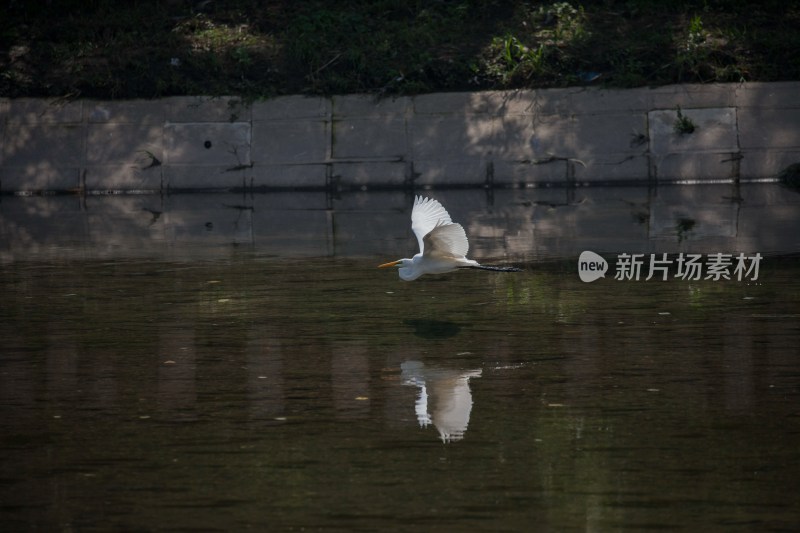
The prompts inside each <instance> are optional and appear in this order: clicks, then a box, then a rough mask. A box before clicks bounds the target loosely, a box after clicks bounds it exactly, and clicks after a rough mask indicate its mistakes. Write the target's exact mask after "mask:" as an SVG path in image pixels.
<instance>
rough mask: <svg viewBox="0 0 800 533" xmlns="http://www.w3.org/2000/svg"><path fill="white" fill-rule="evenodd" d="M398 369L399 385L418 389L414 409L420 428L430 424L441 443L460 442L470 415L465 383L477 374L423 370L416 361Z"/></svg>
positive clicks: (477, 371)
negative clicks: (400, 372) (399, 372)
mask: <svg viewBox="0 0 800 533" xmlns="http://www.w3.org/2000/svg"><path fill="white" fill-rule="evenodd" d="M400 369H401V370H402V375H401V377H402V379H403V384H404V385H413V386H416V387H418V388H419V395H418V396H417V401H416V403H415V405H414V407H415V411H416V413H417V421H419V424H420V426H422V427H426V426H428V425H429V424H431V423H433V425H434V426H436V429H438V430H439V435H440V436H441V438H442V442H453V441H457V440H461V439H463V438H464V432H465V431H466V430H467V425H468V424H469V416H470V413H471V412H472V392H471V391H470V389H469V379H470V378H477V377H480V376H481V371H480V370H467V371H463V370H451V369H445V368H425V365H424V364H423V363H421V362H419V361H406V362H405V363H403V364H402V365H400Z"/></svg>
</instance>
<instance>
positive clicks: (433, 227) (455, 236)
mask: <svg viewBox="0 0 800 533" xmlns="http://www.w3.org/2000/svg"><path fill="white" fill-rule="evenodd" d="M411 230H412V231H413V232H414V235H416V236H417V242H418V243H419V253H418V254H416V255H415V256H414V257H412V258H411V259H398V260H397V261H391V262H389V263H384V264H382V265H379V267H378V268H386V267H393V266H396V267H399V270H398V272H399V274H400V279H402V280H403V281H413V280H415V279H417V278H418V277H420V276H421V275H423V274H444V273H445V272H452V271H453V270H457V269H459V268H480V269H482V270H495V271H499V272H519V271H520V269H518V268H514V267H495V266H484V265H481V264H480V263H478V262H477V261H474V260H472V259H467V258H466V255H467V252H468V251H469V242H468V241H467V234H466V233H465V232H464V228H462V227H461V224H456V223H454V222H453V221H452V220H451V219H450V215H449V214H448V213H447V210H446V209H445V208H444V207H442V204H440V203H439V202H437V201H436V200H434V199H432V198H423V197H422V196H417V197H416V199H415V200H414V208H413V209H412V210H411Z"/></svg>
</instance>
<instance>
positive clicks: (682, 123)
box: [673, 106, 697, 135]
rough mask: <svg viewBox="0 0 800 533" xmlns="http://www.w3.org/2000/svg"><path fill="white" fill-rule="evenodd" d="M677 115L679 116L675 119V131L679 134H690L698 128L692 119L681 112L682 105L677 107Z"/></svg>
mask: <svg viewBox="0 0 800 533" xmlns="http://www.w3.org/2000/svg"><path fill="white" fill-rule="evenodd" d="M677 115H678V118H677V119H676V120H675V124H674V126H673V129H674V130H675V133H677V134H678V135H689V134H691V133H694V131H695V130H696V129H697V126H696V125H695V123H694V122H692V119H690V118H689V117H687V116H686V115H684V114H683V112H681V106H678V108H677Z"/></svg>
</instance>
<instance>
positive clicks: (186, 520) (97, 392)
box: [0, 208, 800, 531]
mask: <svg viewBox="0 0 800 533" xmlns="http://www.w3.org/2000/svg"><path fill="white" fill-rule="evenodd" d="M553 209H556V208H553ZM407 215H408V213H403V212H399V213H398V218H402V219H405V218H406V217H407ZM201 218H202V216H201V215H198V220H200V219H201ZM454 218H456V217H454ZM698 219H699V218H698ZM509 223H510V224H512V225H513V224H515V223H516V221H514V220H511V221H509ZM628 223H630V224H633V225H634V226H635V225H636V224H638V222H636V220H633V219H630V220H628ZM203 224H205V221H203ZM543 224H545V223H544V222H540V223H539V225H538V226H535V227H537V228H539V230H540V231H542V226H543ZM349 227H350V228H352V227H353V226H349ZM340 230H341V228H340ZM700 230H702V222H701V224H700V226H699V227H698V228H697V229H696V230H695V231H696V232H697V231H700ZM202 231H206V230H205V229H203V230H200V231H198V235H200V234H201V232H202ZM348 231H352V229H350V230H348ZM405 231H406V232H407V229H406V230H405ZM621 231H628V230H626V229H624V228H623V229H622V230H621ZM741 231H746V230H745V229H742V230H741ZM371 232H374V234H375V235H376V236H375V239H378V240H380V237H379V236H378V235H377V232H376V231H375V230H374V228H366V227H365V229H364V233H365V234H373V233H371ZM679 237H680V236H679V235H678V234H677V229H676V233H675V234H674V235H672V236H671V237H670V238H671V239H672V240H668V239H666V238H665V237H662V238H661V239H662V241H663V242H664V243H667V244H664V245H663V246H664V248H667V246H671V247H672V248H668V249H664V250H663V251H664V252H665V253H667V252H669V253H673V252H674V253H677V251H679V250H681V249H689V248H685V247H686V246H687V244H686V243H687V242H688V243H689V244H688V246H689V247H690V248H691V246H692V244H693V241H692V239H693V238H694V239H696V240H695V241H694V248H693V249H694V250H696V251H698V250H701V249H702V251H703V252H707V253H712V252H718V251H720V252H722V251H731V252H732V251H734V250H732V249H730V250H729V249H717V248H716V247H715V246H716V245H714V244H711V245H709V244H708V242H703V243H702V246H701V245H699V244H698V243H697V239H699V238H700V237H697V235H696V234H695V235H694V236H693V235H688V237H687V236H685V235H684V236H682V237H680V238H681V239H688V241H687V240H681V241H679V240H678V239H679ZM712 238H713V236H712ZM198 239H199V237H198ZM481 239H483V240H482V241H481ZM477 241H479V242H483V244H482V246H487V247H488V246H497V242H496V238H494V239H493V238H491V236H485V235H484V236H483V237H478V238H477ZM662 241H652V240H651V241H650V242H651V244H650V246H652V248H653V249H654V250H656V251H660V250H661V249H662V248H661V247H662V245H661V244H659V242H662ZM668 241H669V242H668ZM119 242H120V248H118V249H117V251H115V252H114V253H110V252H109V251H108V248H106V247H101V249H100V250H98V248H97V247H91V246H88V247H87V245H86V244H85V243H79V244H73V245H70V244H69V243H66V244H64V245H63V249H64V250H65V252H64V253H63V254H60V257H56V256H54V254H52V253H50V252H48V253H47V254H46V255H47V257H44V258H42V257H33V258H32V259H28V260H26V259H24V258H15V259H13V260H9V261H6V262H5V263H3V264H2V265H0V296H1V297H2V307H0V335H2V338H3V348H2V356H0V426H2V432H1V433H2V436H0V449H1V450H2V453H0V457H1V459H0V514H1V516H2V523H3V524H4V528H3V529H4V530H5V531H24V530H33V529H38V530H46V531H59V530H79V531H95V530H112V531H123V530H124V531H127V530H136V531H142V530H167V531H169V530H192V531H239V530H245V529H247V528H250V529H254V530H279V531H280V530H301V529H305V530H333V531H376V530H403V529H407V530H412V529H413V530H461V531H520V530H526V531H527V530H531V529H535V530H540V531H548V530H549V531H569V530H594V531H609V530H634V531H639V530H665V529H666V530H724V531H737V530H738V531H752V530H761V531H763V530H775V531H780V530H787V531H788V530H794V528H795V527H796V526H797V524H798V522H800V510H798V509H800V505H799V504H800V496H798V494H800V490H798V489H800V482H799V481H798V466H797V465H798V464H800V451H799V450H800V408H799V407H798V405H800V403H799V402H800V363H798V361H800V321H799V320H798V319H800V281H799V280H800V265H799V264H798V262H797V260H796V258H795V257H794V256H787V255H785V254H779V255H776V254H768V255H766V257H765V259H764V261H763V263H762V264H761V268H760V272H759V278H758V279H757V280H755V281H748V280H744V281H741V282H740V281H736V280H720V281H712V280H702V279H701V280H697V281H689V280H682V279H675V278H671V279H668V280H667V281H661V280H651V281H647V282H645V281H644V280H640V281H618V280H614V279H613V270H612V271H611V272H610V273H609V274H611V275H609V276H607V277H606V278H605V279H601V280H598V281H596V282H594V283H583V282H581V281H580V279H579V278H578V275H577V265H576V262H577V255H575V256H574V257H571V256H569V254H563V253H552V254H547V253H543V254H542V256H543V257H547V260H531V259H530V256H531V255H532V254H534V255H535V253H537V252H535V250H534V248H533V247H534V246H543V245H542V243H541V242H539V243H536V244H535V245H534V244H533V243H531V244H529V245H528V252H527V254H528V255H526V254H524V253H523V254H520V255H518V256H514V255H513V254H509V255H508V256H507V257H505V258H503V259H504V260H507V261H510V262H513V263H515V264H518V265H521V266H523V267H524V269H525V270H524V272H521V273H518V274H503V273H493V272H481V271H475V272H472V271H469V272H458V273H454V274H449V275H444V276H435V277H423V278H421V279H420V280H418V281H415V282H413V283H404V282H401V281H399V280H398V279H397V276H396V273H394V272H387V271H385V270H378V269H376V268H375V266H376V265H377V264H378V262H382V261H384V260H390V259H395V258H396V257H399V255H395V251H396V250H395V249H403V250H405V249H406V248H407V246H406V243H410V245H412V246H413V240H408V239H406V236H405V235H403V239H402V240H397V239H394V240H392V239H390V240H387V241H386V242H385V248H387V249H388V252H387V255H385V256H384V255H383V254H381V257H378V256H377V255H376V254H358V253H344V252H340V253H336V252H335V251H334V252H331V253H327V254H321V255H319V256H315V255H308V254H286V255H281V254H276V253H274V250H273V249H266V250H265V249H264V248H263V247H260V246H259V245H258V244H257V243H256V244H255V245H248V246H242V245H241V244H232V243H228V244H227V245H226V246H223V247H222V248H220V247H218V246H217V244H218V243H214V246H212V248H213V249H214V251H213V253H210V254H206V255H203V254H202V253H198V243H197V242H192V243H190V245H186V244H181V245H179V244H175V243H174V242H173V243H172V244H170V245H169V246H168V247H167V248H168V250H169V252H168V253H158V254H152V253H151V254H145V255H150V257H142V256H141V253H140V252H141V251H140V250H139V251H137V250H136V249H132V250H131V252H130V253H126V252H125V251H124V250H125V245H126V243H129V244H130V246H131V248H136V246H137V245H136V243H137V242H139V241H137V240H135V239H134V240H130V241H126V240H125V239H124V238H122V237H120V241H119ZM212 242H213V240H212ZM653 242H655V244H653ZM713 242H720V241H718V240H717V241H713ZM724 245H725V243H724V242H723V243H721V244H720V246H724ZM159 246H161V245H159ZM682 247H684V248H682ZM781 247H784V248H785V247H791V243H790V244H789V245H785V241H784V245H781ZM200 248H202V246H200ZM754 248H755V247H754ZM479 249H480V248H479ZM76 250H77V251H76ZM87 250H89V251H90V252H91V253H87ZM221 250H222V251H221ZM151 251H152V249H151ZM619 251H635V250H619ZM747 251H748V253H749V252H750V251H752V250H747ZM411 253H413V251H411ZM32 255H34V256H35V255H36V254H32ZM409 255H410V253H409ZM495 255H497V254H495ZM559 256H561V257H559ZM606 256H607V257H608V258H609V260H610V261H612V269H613V254H612V255H608V254H606Z"/></svg>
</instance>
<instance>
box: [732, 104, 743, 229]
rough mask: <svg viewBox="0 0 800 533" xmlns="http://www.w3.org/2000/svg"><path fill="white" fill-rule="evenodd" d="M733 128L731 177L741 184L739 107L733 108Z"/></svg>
mask: <svg viewBox="0 0 800 533" xmlns="http://www.w3.org/2000/svg"><path fill="white" fill-rule="evenodd" d="M733 127H734V129H735V130H736V153H735V154H732V155H731V157H732V158H733V161H732V162H731V177H732V178H733V181H734V183H739V180H740V179H741V177H742V176H741V171H742V157H744V156H743V155H742V145H741V142H740V141H739V106H737V105H734V106H733ZM737 217H738V212H737ZM737 224H738V218H737Z"/></svg>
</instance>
